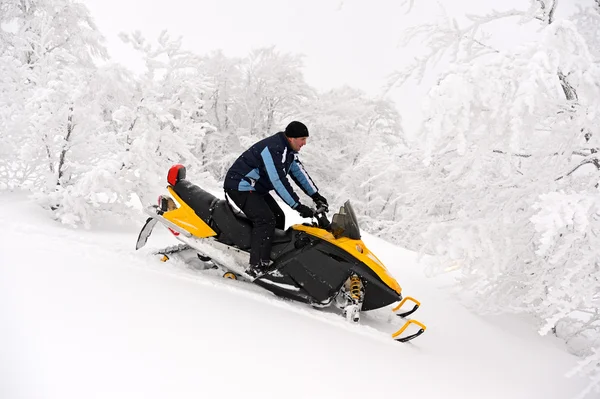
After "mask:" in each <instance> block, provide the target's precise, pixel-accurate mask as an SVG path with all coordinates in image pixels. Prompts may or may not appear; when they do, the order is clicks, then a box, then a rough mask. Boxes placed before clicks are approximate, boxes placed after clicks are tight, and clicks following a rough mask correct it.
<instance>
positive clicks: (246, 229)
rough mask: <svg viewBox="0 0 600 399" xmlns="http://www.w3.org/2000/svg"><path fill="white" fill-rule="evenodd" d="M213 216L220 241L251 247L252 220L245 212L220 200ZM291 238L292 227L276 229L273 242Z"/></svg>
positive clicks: (285, 240) (245, 247)
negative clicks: (236, 209) (238, 210)
mask: <svg viewBox="0 0 600 399" xmlns="http://www.w3.org/2000/svg"><path fill="white" fill-rule="evenodd" d="M236 213H237V214H236ZM212 218H213V219H212V220H213V222H214V223H215V224H216V227H217V229H218V232H219V235H218V237H217V239H218V240H219V241H220V242H222V243H223V244H227V245H234V246H236V247H238V248H240V249H243V250H248V249H250V242H251V236H252V222H251V221H250V219H248V218H247V217H246V216H245V215H244V214H243V213H241V212H234V211H233V210H232V209H231V206H230V205H229V204H228V203H227V202H226V201H225V200H218V201H217V203H216V204H215V206H214V209H213V213H212ZM291 240H292V230H291V229H288V230H285V231H284V230H279V229H275V235H274V237H273V244H279V243H284V242H290V241H291Z"/></svg>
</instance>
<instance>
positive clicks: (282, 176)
mask: <svg viewBox="0 0 600 399" xmlns="http://www.w3.org/2000/svg"><path fill="white" fill-rule="evenodd" d="M288 174H289V175H290V177H291V178H292V180H294V182H295V183H296V184H297V185H298V186H299V187H300V188H301V189H302V191H304V192H305V193H306V195H308V196H312V195H313V194H314V193H316V192H317V191H318V188H317V186H316V185H315V183H313V181H312V179H311V178H310V176H309V175H308V173H306V170H304V167H303V166H302V164H301V163H300V161H299V160H298V153H297V152H296V151H294V150H292V147H290V144H289V143H288V141H287V138H286V137H285V134H284V133H283V132H280V133H276V134H274V135H273V136H270V137H267V138H266V139H263V140H261V141H259V142H258V143H256V144H254V145H253V146H252V147H250V148H249V149H248V150H246V151H244V153H243V154H242V155H240V156H239V158H238V159H236V161H235V162H234V163H233V165H232V166H231V168H229V171H227V175H226V176H225V183H224V188H225V189H233V190H238V191H256V192H257V193H260V194H266V193H268V192H269V191H271V190H275V191H276V192H277V195H279V197H281V199H282V200H284V201H285V203H286V204H288V205H289V206H290V207H292V208H296V207H297V206H298V204H299V203H300V200H299V198H298V195H296V193H294V190H292V186H291V185H290V183H289V181H288V179H287V175H288Z"/></svg>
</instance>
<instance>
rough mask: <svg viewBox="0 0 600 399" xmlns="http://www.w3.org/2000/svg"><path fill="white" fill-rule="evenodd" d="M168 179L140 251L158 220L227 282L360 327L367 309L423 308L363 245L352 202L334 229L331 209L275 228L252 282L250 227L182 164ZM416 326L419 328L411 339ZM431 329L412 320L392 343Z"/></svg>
mask: <svg viewBox="0 0 600 399" xmlns="http://www.w3.org/2000/svg"><path fill="white" fill-rule="evenodd" d="M167 181H168V186H167V190H168V191H169V195H161V196H160V198H159V204H158V205H153V206H150V207H148V208H147V209H146V212H147V213H148V215H149V216H150V217H149V218H148V220H147V221H146V224H145V225H144V227H143V228H142V230H141V231H140V234H139V237H138V241H137V245H136V249H139V248H141V247H143V246H144V245H145V244H146V242H147V240H148V237H149V236H150V234H151V232H152V229H153V228H154V226H155V225H156V223H158V222H160V223H161V224H163V225H164V226H165V227H167V228H169V230H171V232H172V233H173V234H174V235H175V237H177V239H179V240H180V241H182V242H183V243H184V244H183V247H185V248H188V249H189V248H191V249H193V250H194V251H196V252H197V255H198V257H199V258H200V259H201V260H202V261H206V262H210V263H211V264H212V265H213V267H214V268H218V269H219V270H220V271H222V273H223V277H226V278H232V279H243V280H250V281H253V283H254V284H257V285H259V286H261V287H262V288H264V289H266V290H269V291H271V292H273V293H274V294H276V295H278V296H280V297H285V298H289V299H293V300H297V301H301V302H305V303H308V304H310V305H312V306H314V307H328V306H331V305H334V306H336V307H337V308H339V309H341V310H342V314H343V315H344V317H345V318H346V319H347V320H349V321H351V322H358V321H359V320H360V312H362V311H368V310H373V309H378V308H382V307H384V306H388V305H391V304H394V303H396V302H397V306H395V307H394V308H393V309H392V311H393V312H394V313H395V314H396V315H397V316H399V317H402V318H406V317H407V316H409V315H410V314H412V313H414V312H415V311H416V310H417V309H418V308H419V306H420V303H419V301H417V300H416V299H414V298H411V297H404V298H403V297H402V294H401V292H402V288H401V287H400V285H399V284H398V282H397V281H396V280H395V279H394V278H393V277H392V276H391V275H390V274H389V272H388V271H387V269H386V268H385V266H384V265H383V263H381V261H380V260H379V259H378V258H377V256H375V254H373V253H372V252H371V251H369V249H368V248H367V247H366V246H365V244H364V243H363V242H362V240H361V235H360V229H359V227H358V223H357V219H356V215H355V214H354V211H353V209H352V206H351V205H350V202H349V201H347V202H346V203H345V204H344V205H343V206H342V207H341V208H340V210H339V212H338V213H336V214H334V215H333V218H332V221H331V223H330V222H329V220H328V219H327V216H326V210H325V209H317V210H316V216H315V219H316V223H314V222H313V223H311V224H297V225H293V226H291V227H290V228H288V229H287V230H285V231H284V230H276V233H275V237H274V239H273V247H272V251H271V260H272V261H273V264H272V266H271V267H270V269H269V271H268V272H266V273H265V274H263V275H262V276H260V277H258V278H256V279H254V280H253V279H251V278H250V277H249V276H247V275H246V274H245V273H244V266H242V265H245V264H247V261H248V257H249V254H248V251H249V250H250V235H251V231H252V225H251V223H250V221H249V220H248V219H247V218H246V217H245V216H244V215H243V214H242V213H241V212H238V211H236V210H234V209H233V207H232V206H231V205H230V204H229V203H228V201H227V200H222V199H218V198H217V197H215V196H213V195H212V194H210V193H208V192H206V191H204V190H203V189H201V188H200V187H198V186H197V185H194V184H192V183H191V182H189V181H188V180H186V170H185V167H184V166H183V165H174V166H173V167H171V169H170V170H169V172H168V175H167ZM240 258H241V259H242V260H241V261H239V262H237V261H236V259H240ZM244 259H245V261H244ZM232 260H233V261H232ZM407 306H408V308H407ZM410 325H414V326H416V327H418V330H417V331H416V332H415V333H413V334H410V335H407V328H408V327H409V326H410ZM425 329H426V327H425V325H424V324H422V323H420V322H419V321H416V320H413V319H407V321H406V323H404V325H403V326H402V328H400V329H399V330H398V331H397V332H395V333H394V334H392V338H394V339H395V340H396V341H399V342H407V341H409V340H411V339H414V338H416V337H418V336H419V335H421V334H422V333H423V332H425ZM411 330H414V328H411Z"/></svg>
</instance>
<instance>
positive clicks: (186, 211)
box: [163, 187, 217, 238]
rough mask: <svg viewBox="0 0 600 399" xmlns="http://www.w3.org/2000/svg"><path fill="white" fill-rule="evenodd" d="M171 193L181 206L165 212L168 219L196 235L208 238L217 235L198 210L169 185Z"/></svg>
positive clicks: (164, 215)
mask: <svg viewBox="0 0 600 399" xmlns="http://www.w3.org/2000/svg"><path fill="white" fill-rule="evenodd" d="M167 189H168V190H169V193H171V195H172V196H173V198H174V199H175V201H177V202H178V203H179V208H177V209H175V210H172V211H168V212H165V213H164V214H163V217H164V218H165V219H167V220H168V221H170V222H172V223H174V224H176V225H177V226H179V227H181V228H182V229H185V230H186V231H189V232H190V233H191V234H193V235H195V236H196V237H200V238H206V237H212V236H216V235H217V233H215V231H214V230H213V229H211V228H210V226H209V225H207V224H206V223H205V222H204V220H202V219H200V218H199V217H198V215H196V212H194V210H193V209H192V208H190V207H189V205H188V204H186V203H185V202H184V201H183V200H182V199H181V198H179V196H178V195H177V194H175V191H174V190H173V189H172V188H171V187H167Z"/></svg>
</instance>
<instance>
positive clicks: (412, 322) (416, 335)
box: [392, 320, 427, 342]
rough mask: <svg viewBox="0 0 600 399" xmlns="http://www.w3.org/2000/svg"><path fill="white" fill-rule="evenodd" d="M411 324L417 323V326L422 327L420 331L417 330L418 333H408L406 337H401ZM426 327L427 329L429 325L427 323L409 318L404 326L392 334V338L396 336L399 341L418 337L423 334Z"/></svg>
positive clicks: (395, 338)
mask: <svg viewBox="0 0 600 399" xmlns="http://www.w3.org/2000/svg"><path fill="white" fill-rule="evenodd" d="M411 324H416V325H417V326H419V327H420V329H419V331H417V332H416V333H414V334H412V335H408V336H406V337H401V335H402V333H403V332H404V330H406V329H407V328H408V326H409V325H411ZM426 329H427V327H426V326H425V324H423V323H421V322H420V321H417V320H408V321H407V322H406V323H404V325H403V326H402V328H400V329H399V330H398V331H396V332H395V333H393V334H392V338H394V340H395V341H398V342H408V341H410V340H411V339H414V338H417V337H418V336H419V335H421V334H423V333H424V332H425V330H426Z"/></svg>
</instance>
